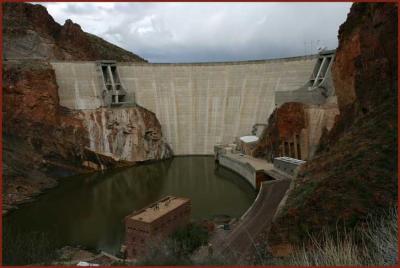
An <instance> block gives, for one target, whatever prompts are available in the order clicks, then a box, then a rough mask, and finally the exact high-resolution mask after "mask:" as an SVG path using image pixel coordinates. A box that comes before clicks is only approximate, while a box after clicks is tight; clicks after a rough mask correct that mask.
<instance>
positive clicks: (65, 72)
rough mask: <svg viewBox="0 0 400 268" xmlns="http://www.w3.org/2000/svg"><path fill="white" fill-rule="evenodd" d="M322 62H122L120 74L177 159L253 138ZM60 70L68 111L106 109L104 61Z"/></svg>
mask: <svg viewBox="0 0 400 268" xmlns="http://www.w3.org/2000/svg"><path fill="white" fill-rule="evenodd" d="M317 60H318V57H317V56H307V57H294V58H285V59H274V60H262V61H249V62H226V63H198V64H137V63H117V69H118V74H119V79H120V83H121V84H122V86H123V88H124V89H125V91H126V94H127V96H126V100H128V101H129V100H132V105H133V103H137V104H138V105H139V106H142V107H144V108H146V109H148V110H150V111H152V112H154V113H155V114H156V116H157V118H158V120H159V121H160V123H161V127H162V132H163V137H164V138H165V140H166V141H167V142H168V143H169V144H170V145H171V148H172V150H173V152H174V154H175V155H194V154H213V146H214V144H218V143H231V142H232V141H233V140H234V139H235V137H239V136H244V135H249V134H250V133H251V130H252V126H253V125H254V124H260V123H262V124H265V123H267V120H268V117H269V116H270V114H271V113H272V111H273V110H274V109H275V107H276V100H275V97H276V93H277V92H291V91H295V90H298V89H299V88H301V87H304V85H305V84H306V83H307V82H308V81H309V79H310V76H311V74H312V72H313V70H314V68H315V64H316V62H317ZM52 66H53V68H54V70H55V73H56V77H57V82H58V85H59V96H60V104H61V105H62V106H65V107H68V108H70V109H75V110H90V109H97V108H99V107H101V106H104V103H103V102H102V99H103V94H104V92H103V91H104V86H103V85H102V83H103V81H102V77H101V72H99V70H98V68H99V67H98V64H97V63H96V62H52ZM124 105H127V106H129V105H130V104H129V103H128V104H124ZM120 108H123V106H122V107H120ZM110 109H112V108H110Z"/></svg>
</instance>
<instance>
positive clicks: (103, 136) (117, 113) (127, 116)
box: [79, 106, 172, 162]
mask: <svg viewBox="0 0 400 268" xmlns="http://www.w3.org/2000/svg"><path fill="white" fill-rule="evenodd" d="M79 114H80V118H82V120H83V122H84V124H85V127H86V129H87V131H88V134H89V148H90V149H91V150H92V151H94V152H98V153H101V154H104V155H112V156H113V157H114V158H116V159H120V160H124V161H130V162H137V161H146V160H155V159H164V158H167V157H170V156H171V155H172V152H171V150H170V149H169V147H168V146H167V144H166V143H165V142H164V141H163V139H162V133H161V125H160V123H159V122H158V120H157V118H156V116H155V115H154V113H152V112H150V111H148V110H146V109H144V108H141V107H139V106H136V107H132V108H115V109H107V108H100V109H96V110H83V111H80V112H79Z"/></svg>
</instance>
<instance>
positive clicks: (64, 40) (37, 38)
mask: <svg viewBox="0 0 400 268" xmlns="http://www.w3.org/2000/svg"><path fill="white" fill-rule="evenodd" d="M3 25H4V27H3V57H4V59H16V58H18V59H21V58H29V59H32V58H36V59H46V60H117V61H129V62H146V60H144V59H142V58H141V57H139V56H138V55H135V54H133V53H131V52H129V51H126V50H124V49H122V48H120V47H117V46H115V45H113V44H111V43H108V42H107V41H105V40H103V39H101V38H99V37H97V36H95V35H91V34H88V33H86V32H84V31H82V29H81V27H80V26H79V25H78V24H76V23H73V22H72V21H71V20H66V21H65V24H64V25H60V24H58V23H57V22H55V21H54V19H53V18H52V17H51V16H50V15H49V13H48V12H47V10H46V8H45V7H43V6H41V5H33V4H29V3H4V4H3Z"/></svg>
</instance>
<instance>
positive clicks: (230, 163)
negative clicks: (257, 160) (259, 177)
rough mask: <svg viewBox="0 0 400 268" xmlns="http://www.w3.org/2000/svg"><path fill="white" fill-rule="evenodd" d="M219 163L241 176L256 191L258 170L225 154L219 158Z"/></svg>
mask: <svg viewBox="0 0 400 268" xmlns="http://www.w3.org/2000/svg"><path fill="white" fill-rule="evenodd" d="M218 161H219V164H220V165H221V166H223V167H226V168H228V169H230V170H233V171H235V172H236V173H238V174H239V175H241V176H242V177H243V178H245V179H246V180H247V181H248V182H249V183H250V184H251V185H252V186H253V188H254V189H256V170H255V169H254V167H252V166H251V165H250V164H248V163H242V162H239V161H237V160H235V159H232V158H230V157H229V156H226V155H223V154H221V155H219V156H218Z"/></svg>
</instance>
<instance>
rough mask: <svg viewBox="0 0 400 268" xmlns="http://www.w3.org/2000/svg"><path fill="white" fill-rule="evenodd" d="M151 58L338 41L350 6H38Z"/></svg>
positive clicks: (264, 51) (234, 55)
mask: <svg viewBox="0 0 400 268" xmlns="http://www.w3.org/2000/svg"><path fill="white" fill-rule="evenodd" d="M40 4H42V5H45V6H46V7H47V8H48V11H49V13H50V14H51V15H52V16H53V17H54V19H55V20H56V21H57V22H59V23H61V24H63V23H64V21H65V20H66V19H68V18H70V19H72V20H73V21H74V22H76V23H78V24H80V25H81V26H82V28H83V29H84V30H85V31H87V32H90V33H93V34H96V35H98V36H100V37H102V38H104V39H105V40H107V41H109V42H112V43H115V44H117V45H119V46H121V47H123V48H125V49H127V50H130V51H132V52H134V53H136V54H139V55H140V56H142V57H144V58H146V59H148V60H149V61H150V62H199V61H230V60H254V59H268V58H277V57H290V56H299V55H304V54H310V53H315V52H316V51H317V47H318V46H326V47H328V48H329V49H332V48H336V46H337V32H338V29H339V26H340V24H341V23H343V22H344V21H345V19H346V15H347V13H348V11H349V8H350V6H351V3H40Z"/></svg>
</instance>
